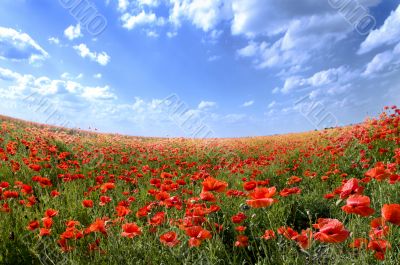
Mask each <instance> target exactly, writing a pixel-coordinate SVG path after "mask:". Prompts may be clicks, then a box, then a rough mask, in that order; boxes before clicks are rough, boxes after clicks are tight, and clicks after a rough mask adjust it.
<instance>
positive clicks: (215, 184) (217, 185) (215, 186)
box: [202, 177, 228, 192]
mask: <svg viewBox="0 0 400 265" xmlns="http://www.w3.org/2000/svg"><path fill="white" fill-rule="evenodd" d="M202 185H203V192H204V191H216V192H224V191H225V189H226V188H227V187H228V183H226V182H225V181H220V180H217V179H215V178H212V177H208V178H206V179H205V180H204V181H203V183H202Z"/></svg>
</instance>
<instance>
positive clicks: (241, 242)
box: [235, 235, 249, 247]
mask: <svg viewBox="0 0 400 265" xmlns="http://www.w3.org/2000/svg"><path fill="white" fill-rule="evenodd" d="M248 245H249V238H248V237H247V236H244V235H239V236H237V238H236V242H235V247H247V246H248Z"/></svg>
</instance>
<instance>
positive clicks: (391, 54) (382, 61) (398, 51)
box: [363, 43, 400, 77]
mask: <svg viewBox="0 0 400 265" xmlns="http://www.w3.org/2000/svg"><path fill="white" fill-rule="evenodd" d="M399 69H400V43H399V44H397V45H396V47H394V49H393V50H388V51H385V52H382V53H379V54H377V55H375V56H374V58H373V59H372V60H371V61H370V62H369V63H368V64H367V66H366V68H365V71H364V72H363V76H366V77H373V76H374V75H375V74H377V73H382V72H391V71H394V70H399Z"/></svg>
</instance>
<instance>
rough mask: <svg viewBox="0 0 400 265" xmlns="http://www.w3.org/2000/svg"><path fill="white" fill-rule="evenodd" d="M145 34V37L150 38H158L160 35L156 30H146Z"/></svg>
mask: <svg viewBox="0 0 400 265" xmlns="http://www.w3.org/2000/svg"><path fill="white" fill-rule="evenodd" d="M146 35H147V37H150V38H158V37H159V36H160V35H159V34H158V33H157V32H155V31H152V30H150V31H147V34H146Z"/></svg>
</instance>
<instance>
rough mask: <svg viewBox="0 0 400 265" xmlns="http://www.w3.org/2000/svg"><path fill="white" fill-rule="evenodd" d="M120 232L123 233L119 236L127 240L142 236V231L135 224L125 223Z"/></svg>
mask: <svg viewBox="0 0 400 265" xmlns="http://www.w3.org/2000/svg"><path fill="white" fill-rule="evenodd" d="M122 230H123V232H122V233H121V236H123V237H128V238H134V237H136V236H139V235H141V234H142V230H141V229H140V227H139V226H138V225H137V224H135V223H127V224H124V225H122Z"/></svg>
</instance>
